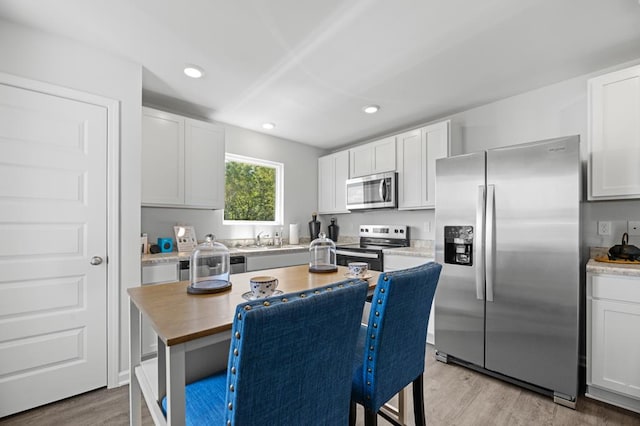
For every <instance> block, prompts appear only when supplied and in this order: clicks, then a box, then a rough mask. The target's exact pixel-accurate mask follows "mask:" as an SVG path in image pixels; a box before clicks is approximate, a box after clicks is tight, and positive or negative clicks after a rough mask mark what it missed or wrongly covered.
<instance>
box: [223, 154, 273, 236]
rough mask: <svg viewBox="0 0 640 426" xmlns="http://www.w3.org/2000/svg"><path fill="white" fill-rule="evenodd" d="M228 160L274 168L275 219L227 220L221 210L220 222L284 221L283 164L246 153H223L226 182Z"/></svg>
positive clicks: (270, 223)
mask: <svg viewBox="0 0 640 426" xmlns="http://www.w3.org/2000/svg"><path fill="white" fill-rule="evenodd" d="M228 161H235V162H239V163H245V164H253V165H256V166H262V167H270V168H273V169H275V170H276V185H275V188H276V202H275V209H276V211H275V220H272V221H267V220H227V219H225V218H224V210H223V212H222V224H223V225H232V226H233V225H245V226H246V225H265V226H268V225H282V224H283V223H284V217H283V216H284V215H283V211H284V164H283V163H280V162H277V161H271V160H264V159H261V158H255V157H248V156H246V155H238V154H231V153H228V152H227V153H225V156H224V163H225V182H226V168H227V162H228ZM226 190H227V189H226V184H225V198H226Z"/></svg>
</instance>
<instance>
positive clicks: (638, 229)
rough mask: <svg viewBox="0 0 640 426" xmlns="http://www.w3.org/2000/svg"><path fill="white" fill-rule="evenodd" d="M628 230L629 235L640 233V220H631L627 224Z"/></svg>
mask: <svg viewBox="0 0 640 426" xmlns="http://www.w3.org/2000/svg"><path fill="white" fill-rule="evenodd" d="M627 232H628V233H629V235H634V236H638V235H640V220H630V221H629V223H628V225H627Z"/></svg>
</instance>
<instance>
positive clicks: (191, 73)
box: [184, 65, 204, 78]
mask: <svg viewBox="0 0 640 426" xmlns="http://www.w3.org/2000/svg"><path fill="white" fill-rule="evenodd" d="M184 73H185V74H186V75H187V77H191V78H200V77H202V76H203V75H204V70H203V69H202V68H200V67H199V66H196V65H187V66H186V67H184Z"/></svg>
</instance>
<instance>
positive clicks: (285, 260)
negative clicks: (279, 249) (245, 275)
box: [247, 251, 309, 272]
mask: <svg viewBox="0 0 640 426" xmlns="http://www.w3.org/2000/svg"><path fill="white" fill-rule="evenodd" d="M308 262H309V253H308V252H306V251H304V252H299V253H284V254H267V255H259V256H247V272H251V271H259V270H261V269H271V268H283V267H285V266H295V265H304V264H305V263H308Z"/></svg>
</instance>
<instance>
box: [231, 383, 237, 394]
mask: <svg viewBox="0 0 640 426" xmlns="http://www.w3.org/2000/svg"><path fill="white" fill-rule="evenodd" d="M229 390H230V391H231V392H233V391H235V390H236V388H234V387H233V383H232V384H231V386H229Z"/></svg>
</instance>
